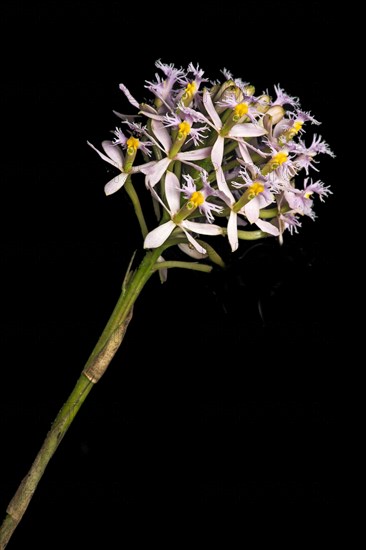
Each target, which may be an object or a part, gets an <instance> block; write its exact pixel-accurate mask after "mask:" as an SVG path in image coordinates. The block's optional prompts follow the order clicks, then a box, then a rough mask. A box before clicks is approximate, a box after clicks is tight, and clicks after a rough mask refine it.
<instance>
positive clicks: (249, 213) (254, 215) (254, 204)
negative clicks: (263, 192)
mask: <svg viewBox="0 0 366 550" xmlns="http://www.w3.org/2000/svg"><path fill="white" fill-rule="evenodd" d="M258 203H259V201H258V199H257V197H254V199H252V200H251V201H249V202H248V203H247V204H246V205H245V206H244V208H243V210H244V212H245V215H246V217H247V218H248V220H249V221H250V223H255V222H256V221H257V219H258V218H259V204H258Z"/></svg>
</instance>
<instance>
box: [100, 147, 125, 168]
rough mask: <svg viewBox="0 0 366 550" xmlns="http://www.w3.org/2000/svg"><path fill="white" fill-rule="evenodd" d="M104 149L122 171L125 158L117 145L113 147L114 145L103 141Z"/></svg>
mask: <svg viewBox="0 0 366 550" xmlns="http://www.w3.org/2000/svg"><path fill="white" fill-rule="evenodd" d="M102 147H103V149H104V152H105V153H106V154H107V155H108V156H109V158H111V159H112V160H114V162H115V163H116V164H117V165H118V168H119V169H120V170H122V166H123V163H124V158H123V153H122V151H121V149H120V148H119V147H118V146H117V145H113V143H112V142H111V141H109V140H106V141H102Z"/></svg>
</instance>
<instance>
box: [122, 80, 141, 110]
mask: <svg viewBox="0 0 366 550" xmlns="http://www.w3.org/2000/svg"><path fill="white" fill-rule="evenodd" d="M119 89H120V90H122V92H123V93H124V94H125V96H126V97H127V99H128V101H129V102H130V103H131V105H133V106H134V107H137V108H138V109H139V108H140V104H139V103H138V102H137V101H136V99H135V98H134V97H133V96H132V95H131V94H130V92H129V90H128V89H127V88H126V86H125V85H124V84H120V85H119Z"/></svg>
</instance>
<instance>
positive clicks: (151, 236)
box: [144, 220, 176, 248]
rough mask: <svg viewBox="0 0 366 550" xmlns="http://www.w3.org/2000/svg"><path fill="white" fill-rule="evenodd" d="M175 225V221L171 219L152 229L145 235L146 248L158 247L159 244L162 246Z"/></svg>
mask: <svg viewBox="0 0 366 550" xmlns="http://www.w3.org/2000/svg"><path fill="white" fill-rule="evenodd" d="M175 227H176V225H175V223H174V222H173V221H172V220H169V221H168V222H166V223H163V225H159V226H158V227H156V228H155V229H153V230H152V231H150V233H148V234H147V235H146V237H145V241H144V248H158V246H161V245H162V244H163V243H165V241H166V240H167V239H168V237H169V235H170V234H171V232H172V231H173V229H174V228H175Z"/></svg>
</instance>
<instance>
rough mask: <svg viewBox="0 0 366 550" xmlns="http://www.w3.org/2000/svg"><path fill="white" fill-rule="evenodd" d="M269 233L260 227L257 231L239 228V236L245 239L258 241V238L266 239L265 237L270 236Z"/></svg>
mask: <svg viewBox="0 0 366 550" xmlns="http://www.w3.org/2000/svg"><path fill="white" fill-rule="evenodd" d="M270 236H271V235H270V234H269V233H265V232H264V231H261V230H260V229H258V230H257V231H243V230H241V229H239V231H238V237H239V239H243V240H244V241H257V240H258V239H264V238H265V237H270Z"/></svg>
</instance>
